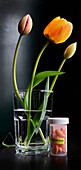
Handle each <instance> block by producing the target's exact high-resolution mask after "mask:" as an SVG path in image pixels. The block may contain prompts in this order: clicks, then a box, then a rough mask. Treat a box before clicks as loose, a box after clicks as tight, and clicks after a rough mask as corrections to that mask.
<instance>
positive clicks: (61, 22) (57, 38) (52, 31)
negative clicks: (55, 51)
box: [43, 17, 73, 44]
mask: <svg viewBox="0 0 81 170" xmlns="http://www.w3.org/2000/svg"><path fill="white" fill-rule="evenodd" d="M72 29H73V25H72V23H71V22H68V21H67V20H65V19H64V18H61V19H60V17H56V18H55V19H53V20H52V21H51V22H50V23H49V24H48V25H47V26H46V28H45V29H44V32H43V34H44V36H45V37H46V38H48V39H49V40H51V41H53V42H54V43H56V44H59V43H63V42H65V41H66V40H67V39H68V38H69V37H70V35H71V33H72Z"/></svg>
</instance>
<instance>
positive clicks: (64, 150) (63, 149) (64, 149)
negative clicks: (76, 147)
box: [62, 144, 66, 152]
mask: <svg viewBox="0 0 81 170" xmlns="http://www.w3.org/2000/svg"><path fill="white" fill-rule="evenodd" d="M62 152H66V145H65V144H64V145H62Z"/></svg>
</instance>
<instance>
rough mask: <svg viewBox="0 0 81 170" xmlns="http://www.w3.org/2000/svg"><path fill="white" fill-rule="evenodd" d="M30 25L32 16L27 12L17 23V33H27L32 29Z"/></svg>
mask: <svg viewBox="0 0 81 170" xmlns="http://www.w3.org/2000/svg"><path fill="white" fill-rule="evenodd" d="M32 25H33V22H32V18H31V17H30V15H29V14H27V15H26V16H24V17H23V18H22V19H21V20H20V22H19V25H18V31H19V33H20V34H21V35H26V34H28V33H29V32H30V31H31V29H32Z"/></svg>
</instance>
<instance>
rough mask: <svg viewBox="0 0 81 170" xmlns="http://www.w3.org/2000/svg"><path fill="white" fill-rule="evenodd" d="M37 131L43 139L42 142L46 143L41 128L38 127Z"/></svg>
mask: <svg viewBox="0 0 81 170" xmlns="http://www.w3.org/2000/svg"><path fill="white" fill-rule="evenodd" d="M39 133H40V136H41V138H42V139H43V142H44V144H46V140H45V138H44V135H43V133H42V130H41V128H39Z"/></svg>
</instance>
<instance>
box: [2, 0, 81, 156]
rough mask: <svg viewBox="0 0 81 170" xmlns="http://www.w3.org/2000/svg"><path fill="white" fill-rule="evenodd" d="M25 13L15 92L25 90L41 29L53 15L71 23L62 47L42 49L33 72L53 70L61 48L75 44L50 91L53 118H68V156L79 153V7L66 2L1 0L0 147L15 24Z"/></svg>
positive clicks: (8, 117) (9, 123)
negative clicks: (27, 25) (29, 22)
mask: <svg viewBox="0 0 81 170" xmlns="http://www.w3.org/2000/svg"><path fill="white" fill-rule="evenodd" d="M27 13H29V14H30V15H31V17H32V19H33V29H32V31H31V33H30V34H29V35H27V36H24V37H23V39H22V42H21V46H20V50H19V55H18V62H17V81H18V86H19V89H25V88H26V87H27V85H28V83H29V81H30V78H31V74H32V70H33V66H34V63H35V60H36V58H37V55H38V53H39V52H40V50H41V48H42V47H43V45H44V44H45V42H46V38H45V37H44V36H43V30H44V28H45V26H46V25H47V24H48V23H49V22H50V21H51V20H52V19H53V18H54V17H56V16H61V17H63V18H65V19H67V20H68V21H71V22H72V23H73V32H72V35H71V37H70V38H69V39H68V40H67V41H66V42H65V43H62V44H58V45H55V44H53V43H50V44H49V46H48V48H47V49H46V50H45V52H44V54H43V56H42V58H41V60H40V63H39V66H38V70H37V72H40V71H45V70H57V69H58V67H59V65H60V63H61V61H62V59H63V52H64V50H65V48H66V47H67V46H68V45H69V44H71V43H73V42H77V51H76V53H75V55H74V56H73V57H72V58H71V59H69V60H67V61H66V63H65V65H64V67H63V69H62V71H64V72H66V73H65V74H64V75H62V76H59V78H58V81H57V82H56V85H55V88H54V105H53V106H54V108H53V116H55V117H57V116H60V117H62V116H63V117H69V119H70V124H69V126H68V134H69V135H68V137H69V140H68V142H69V154H70V153H76V154H78V153H81V144H80V136H81V133H80V129H81V127H80V124H81V118H80V112H81V80H80V78H81V48H80V47H81V8H80V7H78V6H77V5H76V7H75V4H72V6H71V4H70V3H69V2H68V3H67V2H63V3H62V1H61V2H56V1H53V0H50V2H49V1H48V0H1V1H0V146H1V147H2V145H1V143H2V141H3V140H4V138H5V136H6V135H7V134H8V133H9V132H11V133H12V134H14V128H13V100H12V91H13V82H12V64H13V56H14V51H15V47H16V43H17V40H18V37H19V33H18V29H17V27H18V22H19V20H20V19H21V18H22V17H23V16H24V15H26V14H27Z"/></svg>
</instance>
